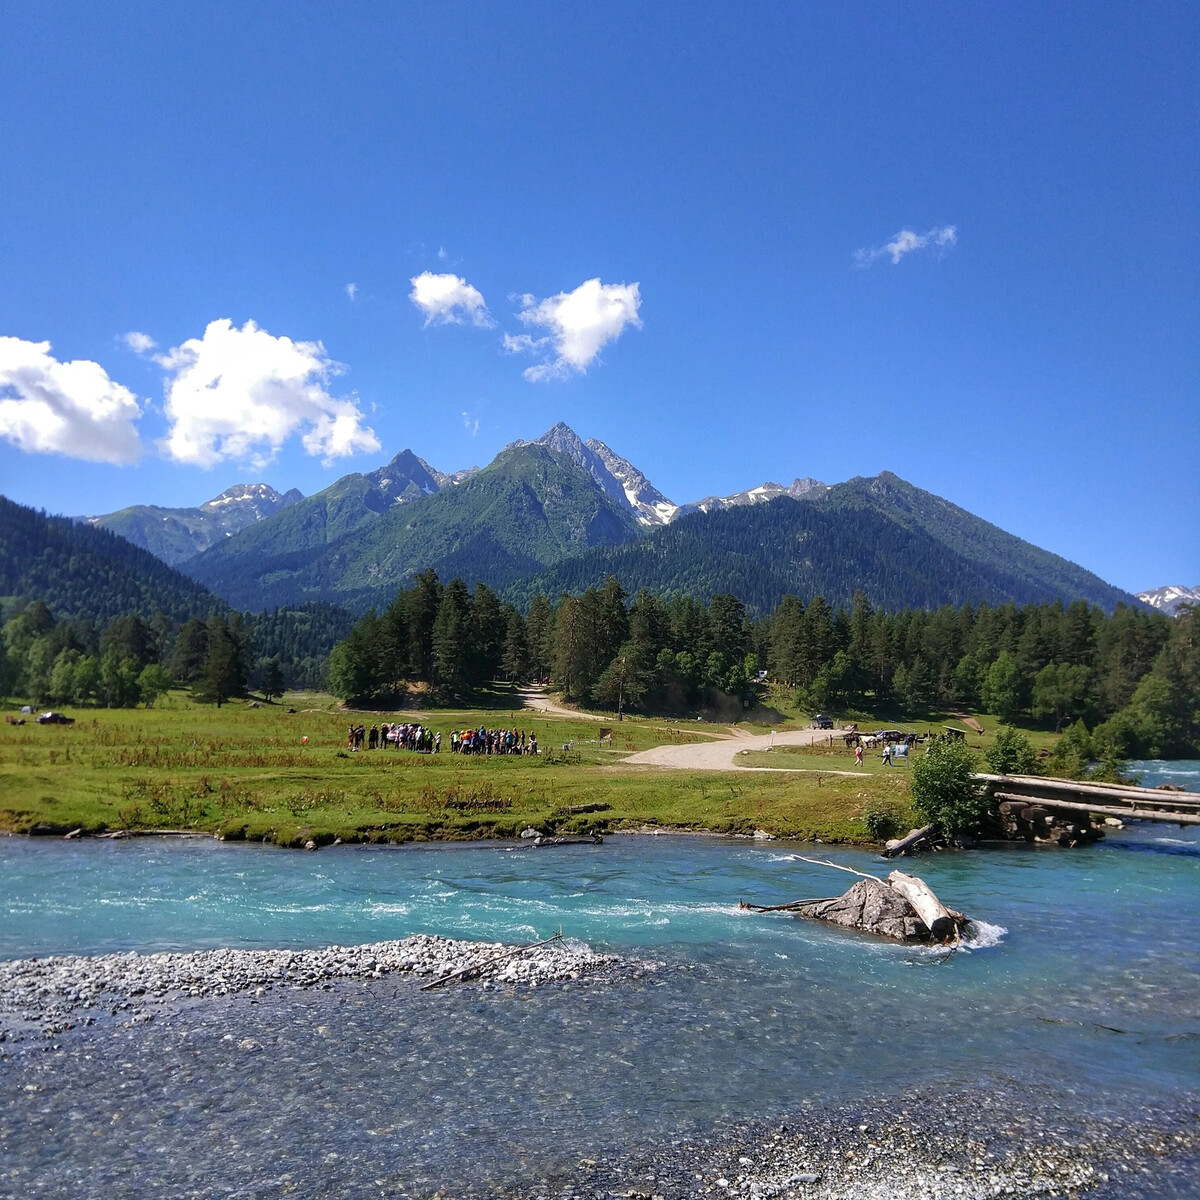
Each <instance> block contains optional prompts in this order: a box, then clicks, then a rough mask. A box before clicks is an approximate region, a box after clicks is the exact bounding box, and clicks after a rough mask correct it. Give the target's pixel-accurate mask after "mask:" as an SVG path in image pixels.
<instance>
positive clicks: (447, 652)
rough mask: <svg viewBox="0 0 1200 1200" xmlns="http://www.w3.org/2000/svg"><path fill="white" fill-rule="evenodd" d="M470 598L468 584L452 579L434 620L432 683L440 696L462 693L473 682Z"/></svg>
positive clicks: (449, 696)
mask: <svg viewBox="0 0 1200 1200" xmlns="http://www.w3.org/2000/svg"><path fill="white" fill-rule="evenodd" d="M472 632H473V629H472V621H471V601H470V597H469V596H468V595H467V585H466V584H465V583H463V581H462V580H461V579H452V580H451V581H450V582H449V583H448V584H447V585H446V589H445V591H443V592H442V597H441V603H440V604H439V605H438V610H437V615H436V617H435V618H434V622H433V638H432V640H433V679H432V682H433V685H434V689H435V691H436V692H437V694H438V695H439V696H442V697H446V698H453V697H458V696H461V695H463V694H464V693H465V692H466V691H467V690H468V688H469V687H470V685H471V657H472V656H471V635H472Z"/></svg>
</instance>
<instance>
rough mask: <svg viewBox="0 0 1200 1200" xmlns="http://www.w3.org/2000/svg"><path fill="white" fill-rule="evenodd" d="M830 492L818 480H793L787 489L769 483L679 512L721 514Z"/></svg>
mask: <svg viewBox="0 0 1200 1200" xmlns="http://www.w3.org/2000/svg"><path fill="white" fill-rule="evenodd" d="M828 491H829V485H828V484H824V483H822V482H821V481H820V480H818V479H808V478H805V479H793V480H792V482H791V483H790V484H789V485H788V486H787V487H784V486H783V484H781V483H771V482H769V481H768V482H767V483H764V484H760V485H759V486H758V487H756V488H749V489H748V490H747V491H744V492H735V493H734V494H733V495H732V496H705V498H704V499H703V500H697V501H695V503H693V504H684V505H682V506H681V508H680V510H679V515H680V516H683V515H684V514H685V513H692V512H702V513H710V512H720V511H721V510H722V509H726V508H741V507H744V506H746V505H748V504H765V503H766V502H767V501H768V500H774V499H775V498H776V497H778V496H791V497H792V499H793V500H799V499H800V497H801V496H812V497H813V498H814V499H816V498H818V497H820V496H823V495H825V493H826V492H828Z"/></svg>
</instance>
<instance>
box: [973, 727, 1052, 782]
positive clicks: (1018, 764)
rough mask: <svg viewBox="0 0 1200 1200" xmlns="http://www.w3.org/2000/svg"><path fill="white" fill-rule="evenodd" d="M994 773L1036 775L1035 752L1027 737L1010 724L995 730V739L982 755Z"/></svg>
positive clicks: (1038, 772)
mask: <svg viewBox="0 0 1200 1200" xmlns="http://www.w3.org/2000/svg"><path fill="white" fill-rule="evenodd" d="M983 757H984V758H985V759H986V760H987V765H988V766H989V767H990V768H991V771H992V773H993V774H995V775H1038V774H1040V771H1039V767H1038V758H1037V752H1036V751H1035V750H1034V748H1033V745H1032V743H1031V742H1030V741H1029V739H1028V738H1027V737H1026V736H1025V735H1024V734H1023V733H1021V731H1020V730H1018V729H1014V728H1013V727H1012V726H1011V725H1001V726H1000V728H999V729H997V730H996V740H995V741H994V742H993V743H992V744H991V746H989V747H988V749H987V751H986V752H985V753H984V756H983Z"/></svg>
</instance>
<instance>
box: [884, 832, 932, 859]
mask: <svg viewBox="0 0 1200 1200" xmlns="http://www.w3.org/2000/svg"><path fill="white" fill-rule="evenodd" d="M932 833H933V826H932V825H924V826H922V827H921V828H920V829H914V830H913V831H912V832H911V833H909V834H906V835H905V836H904V837H902V838H895V839H893V840H892V841H890V842H888V843H887V845H886V846H884V848H883V857H884V858H895V857H896V855H898V854H908V853H909V852H910V851H912V850H917V849H919V848H920V846H921V843H922V842H925V841H927V840H928V839H929V837H930V836H931V835H932Z"/></svg>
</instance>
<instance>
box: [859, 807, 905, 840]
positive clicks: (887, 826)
mask: <svg viewBox="0 0 1200 1200" xmlns="http://www.w3.org/2000/svg"><path fill="white" fill-rule="evenodd" d="M863 824H864V825H866V827H867V834H868V836H869V837H870V838H871V840H872V841H873V842H886V841H887V840H888V838H891V837H895V836H896V834H897V832H898V831H899V826H898V825H897V823H896V818H895V816H894V815H893V814H892V813H890V812H887V811H886V810H885V809H880V808H871V809H868V810H867V811H866V812H865V813H864V814H863Z"/></svg>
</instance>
